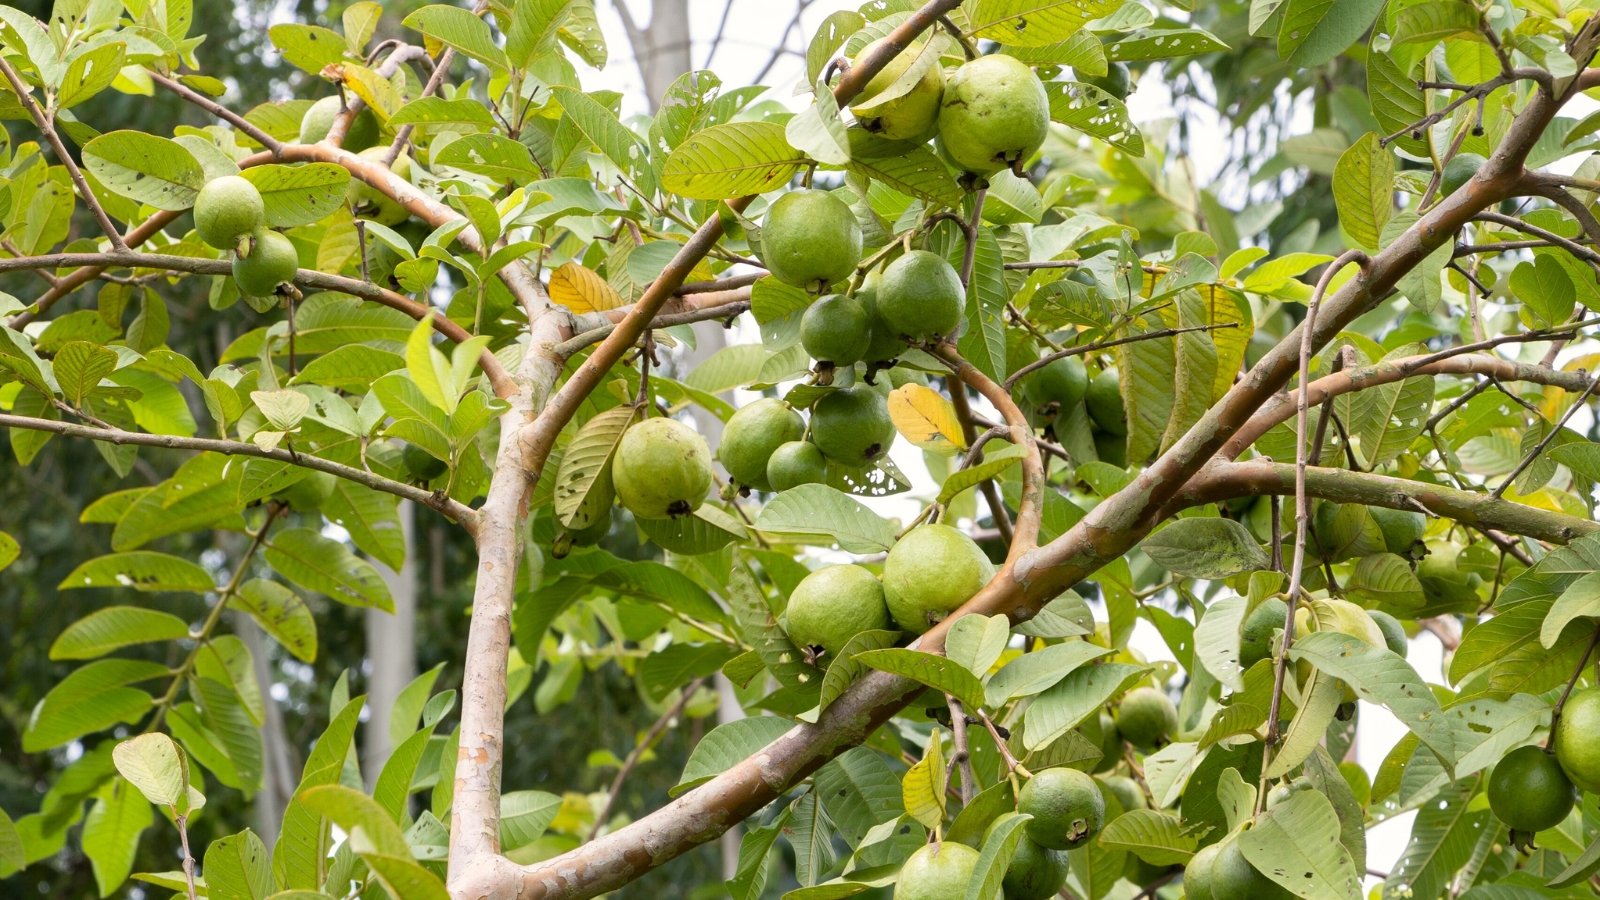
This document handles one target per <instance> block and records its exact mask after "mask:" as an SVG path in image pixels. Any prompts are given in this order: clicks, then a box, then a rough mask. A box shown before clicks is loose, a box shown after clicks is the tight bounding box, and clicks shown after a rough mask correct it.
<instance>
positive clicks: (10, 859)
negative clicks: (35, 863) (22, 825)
mask: <svg viewBox="0 0 1600 900" xmlns="http://www.w3.org/2000/svg"><path fill="white" fill-rule="evenodd" d="M27 862H28V860H27V857H26V856H24V855H23V849H22V835H20V834H18V833H17V826H16V824H15V823H14V822H12V821H11V817H10V816H8V815H6V811H5V810H3V809H0V872H4V871H8V870H12V869H20V868H22V867H23V866H25V865H27Z"/></svg>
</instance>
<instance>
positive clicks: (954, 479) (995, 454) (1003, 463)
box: [936, 444, 1024, 505]
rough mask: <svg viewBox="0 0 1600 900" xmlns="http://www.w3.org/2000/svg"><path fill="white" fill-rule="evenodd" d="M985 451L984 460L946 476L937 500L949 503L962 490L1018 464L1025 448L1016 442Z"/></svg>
mask: <svg viewBox="0 0 1600 900" xmlns="http://www.w3.org/2000/svg"><path fill="white" fill-rule="evenodd" d="M988 446H990V447H992V446H994V445H993V444H990V445H988ZM985 451H986V452H985V454H984V458H983V462H980V463H977V464H975V465H971V466H968V467H967V468H965V469H957V470H956V471H954V472H951V473H950V474H949V476H947V477H946V478H945V480H944V484H942V485H940V486H939V499H938V500H937V501H936V502H938V503H939V504H940V505H948V504H949V503H950V501H951V500H954V499H955V498H956V496H957V495H959V494H960V493H961V492H962V491H965V490H967V489H969V488H974V487H977V486H978V485H980V484H982V483H983V482H985V481H988V480H989V479H991V478H994V477H995V476H997V475H999V474H1000V473H1001V472H1004V471H1005V470H1007V469H1009V468H1011V467H1012V466H1014V465H1016V464H1017V462H1018V460H1020V459H1021V458H1022V455H1023V453H1024V451H1023V449H1022V448H1021V447H1018V446H1017V445H1015V444H1004V445H1001V447H1000V449H998V450H988V448H987V447H985Z"/></svg>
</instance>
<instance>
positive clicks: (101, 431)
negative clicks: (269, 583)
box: [0, 413, 477, 533]
mask: <svg viewBox="0 0 1600 900" xmlns="http://www.w3.org/2000/svg"><path fill="white" fill-rule="evenodd" d="M0 427H5V428H23V429H27V430H29V431H48V432H50V433H52V434H59V435H61V436H62V437H72V438H84V439H87V440H91V441H100V442H102V443H107V444H118V445H124V444H126V445H130V446H139V447H163V448H165V449H168V450H193V451H196V452H201V453H222V454H225V455H228V456H254V457H256V458H258V459H275V460H277V461H279V462H286V463H290V464H292V465H296V466H301V467H304V468H307V469H314V470H316V471H318V472H326V473H328V474H329V475H335V476H338V477H339V478H344V479H347V480H349V481H353V482H355V483H357V484H361V485H365V486H367V487H369V488H372V489H373V490H375V491H382V492H383V493H385V494H393V495H395V496H396V497H402V498H404V499H406V500H412V501H415V502H417V503H420V504H422V505H423V506H426V507H429V508H430V509H435V510H438V511H439V512H441V513H444V514H445V515H446V516H449V517H450V518H452V519H454V520H456V521H457V522H460V523H461V524H462V526H463V527H465V528H466V529H467V531H468V533H472V532H475V531H476V527H477V514H476V513H474V512H473V511H472V510H471V509H470V508H468V507H466V506H464V505H462V504H461V503H458V502H456V501H454V500H451V499H450V498H449V497H446V496H444V495H443V494H439V493H435V492H433V491H429V490H424V489H423V488H419V487H416V486H414V485H409V484H403V483H401V482H398V481H391V480H390V479H388V478H384V477H383V476H382V475H375V474H373V473H371V472H368V471H366V470H365V469H356V468H352V467H350V466H347V465H344V464H342V463H336V462H333V461H332V460H327V459H322V458H321V457H317V456H311V455H310V454H306V453H294V452H291V451H289V450H263V449H262V448H260V447H257V446H256V445H255V444H251V443H246V442H244V441H224V440H218V439H216V438H191V437H180V436H178V435H175V434H148V433H146V432H142V431H123V430H122V429H120V428H96V427H94V426H90V425H76V424H73V423H71V422H60V421H57V420H55V419H35V418H32V417H30V416H14V415H10V414H5V413H0Z"/></svg>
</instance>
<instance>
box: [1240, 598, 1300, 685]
mask: <svg viewBox="0 0 1600 900" xmlns="http://www.w3.org/2000/svg"><path fill="white" fill-rule="evenodd" d="M1288 615H1289V604H1287V603H1285V602H1283V601H1282V600H1279V599H1278V598H1277V597H1269V598H1267V599H1266V600H1263V601H1262V602H1261V605H1260V606H1257V607H1256V608H1255V609H1253V610H1251V611H1250V614H1249V615H1247V616H1245V617H1244V624H1243V625H1241V626H1239V666H1240V668H1244V669H1248V668H1250V667H1251V666H1253V665H1255V664H1256V663H1258V662H1260V661H1262V660H1263V659H1266V658H1268V657H1270V656H1271V655H1272V635H1273V633H1274V632H1276V631H1280V630H1282V628H1283V621H1284V619H1285V618H1286V617H1288Z"/></svg>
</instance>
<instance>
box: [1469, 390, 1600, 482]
mask: <svg viewBox="0 0 1600 900" xmlns="http://www.w3.org/2000/svg"><path fill="white" fill-rule="evenodd" d="M1596 387H1600V375H1596V376H1595V377H1594V379H1593V380H1592V381H1590V382H1589V387H1588V389H1587V390H1585V391H1584V392H1583V393H1582V394H1580V395H1578V399H1576V400H1574V401H1572V405H1571V406H1569V407H1567V411H1566V412H1564V413H1562V414H1561V418H1560V420H1559V421H1557V422H1556V424H1555V427H1554V428H1552V429H1550V433H1549V434H1546V435H1545V436H1544V437H1543V438H1541V439H1540V440H1539V443H1538V444H1537V445H1535V446H1534V448H1533V449H1532V450H1530V451H1528V454H1527V455H1526V456H1524V457H1522V459H1521V461H1519V462H1518V463H1517V467H1516V468H1514V469H1512V470H1511V474H1510V475H1507V476H1506V480H1505V481H1502V482H1500V486H1499V487H1497V488H1495V489H1494V490H1493V491H1492V492H1491V493H1490V495H1489V496H1491V497H1494V498H1495V499H1497V500H1498V499H1499V498H1500V497H1502V496H1504V495H1505V492H1506V489H1507V488H1509V487H1511V483H1512V482H1513V481H1516V480H1517V476H1518V475H1521V474H1522V473H1523V471H1525V470H1526V469H1527V468H1528V467H1529V466H1531V465H1533V461H1534V460H1536V459H1538V458H1539V454H1541V453H1543V452H1544V450H1545V448H1546V447H1548V446H1550V442H1551V441H1553V440H1555V439H1556V436H1557V435H1559V434H1560V433H1561V429H1563V428H1565V427H1566V424H1567V422H1568V421H1569V420H1570V419H1571V418H1572V416H1573V415H1574V414H1575V413H1577V411H1578V410H1579V409H1580V408H1582V407H1583V401H1585V400H1587V399H1589V395H1590V394H1592V393H1594V389H1595V388H1596Z"/></svg>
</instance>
